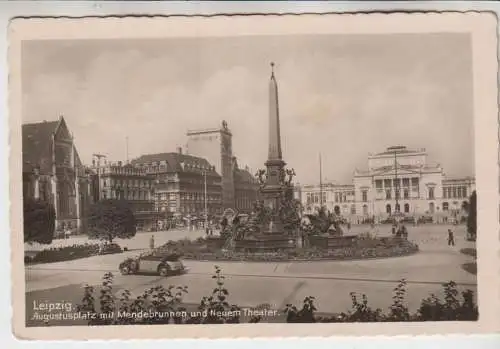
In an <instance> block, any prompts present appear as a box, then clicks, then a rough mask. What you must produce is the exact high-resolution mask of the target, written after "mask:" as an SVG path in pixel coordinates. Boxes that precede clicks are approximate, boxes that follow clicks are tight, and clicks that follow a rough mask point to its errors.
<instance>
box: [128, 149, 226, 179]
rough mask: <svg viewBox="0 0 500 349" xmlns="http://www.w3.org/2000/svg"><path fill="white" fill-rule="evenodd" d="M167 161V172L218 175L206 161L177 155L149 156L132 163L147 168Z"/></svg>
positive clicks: (159, 154)
mask: <svg viewBox="0 0 500 349" xmlns="http://www.w3.org/2000/svg"><path fill="white" fill-rule="evenodd" d="M162 161H165V162H166V163H167V172H203V171H207V172H208V173H213V174H217V172H216V171H215V169H214V166H212V165H211V164H210V163H209V162H208V161H207V160H206V159H204V158H200V157H197V156H192V155H187V154H181V153H179V152H177V153H175V152H172V153H158V154H147V155H142V156H140V157H138V158H137V159H134V160H132V161H131V164H132V165H133V166H139V167H140V166H145V165H154V164H158V165H159V164H160V162H162Z"/></svg>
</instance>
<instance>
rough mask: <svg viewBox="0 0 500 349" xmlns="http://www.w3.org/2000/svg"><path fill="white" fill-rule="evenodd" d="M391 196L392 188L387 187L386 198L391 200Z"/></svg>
mask: <svg viewBox="0 0 500 349" xmlns="http://www.w3.org/2000/svg"><path fill="white" fill-rule="evenodd" d="M391 197H392V196H391V190H390V189H387V190H386V191H385V198H386V199H387V200H391Z"/></svg>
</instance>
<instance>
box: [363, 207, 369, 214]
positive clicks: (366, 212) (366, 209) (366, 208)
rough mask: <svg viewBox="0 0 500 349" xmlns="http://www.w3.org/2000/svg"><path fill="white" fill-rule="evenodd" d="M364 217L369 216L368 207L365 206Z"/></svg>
mask: <svg viewBox="0 0 500 349" xmlns="http://www.w3.org/2000/svg"><path fill="white" fill-rule="evenodd" d="M363 215H365V216H368V205H363Z"/></svg>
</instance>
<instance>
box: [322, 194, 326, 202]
mask: <svg viewBox="0 0 500 349" xmlns="http://www.w3.org/2000/svg"><path fill="white" fill-rule="evenodd" d="M322 195H323V201H322V202H323V203H325V202H326V193H323V194H322Z"/></svg>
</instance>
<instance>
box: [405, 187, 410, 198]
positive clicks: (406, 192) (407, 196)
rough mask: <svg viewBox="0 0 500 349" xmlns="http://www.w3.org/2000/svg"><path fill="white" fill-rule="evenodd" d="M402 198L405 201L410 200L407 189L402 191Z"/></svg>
mask: <svg viewBox="0 0 500 349" xmlns="http://www.w3.org/2000/svg"><path fill="white" fill-rule="evenodd" d="M403 196H404V198H405V199H408V198H410V192H409V191H408V189H405V190H403Z"/></svg>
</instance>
